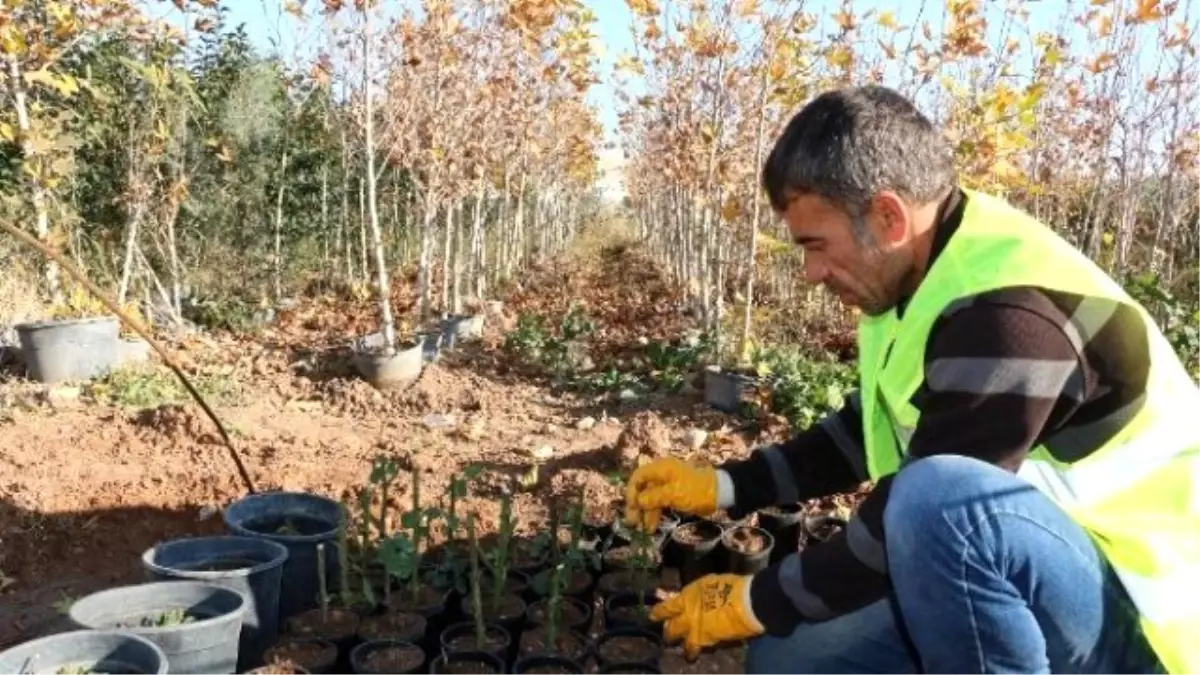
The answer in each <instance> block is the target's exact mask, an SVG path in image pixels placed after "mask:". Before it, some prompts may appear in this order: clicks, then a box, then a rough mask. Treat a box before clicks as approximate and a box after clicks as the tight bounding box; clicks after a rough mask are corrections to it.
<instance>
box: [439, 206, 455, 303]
mask: <svg viewBox="0 0 1200 675" xmlns="http://www.w3.org/2000/svg"><path fill="white" fill-rule="evenodd" d="M453 241H454V203H453V201H451V203H450V204H448V205H447V206H446V218H445V223H444V224H443V225H442V314H443V315H446V314H448V313H449V312H450V275H451V272H450V255H451V254H452V253H453V251H452V250H451V248H450V244H451V243H452V242H453Z"/></svg>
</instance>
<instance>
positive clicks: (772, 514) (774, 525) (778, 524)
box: [758, 504, 804, 564]
mask: <svg viewBox="0 0 1200 675" xmlns="http://www.w3.org/2000/svg"><path fill="white" fill-rule="evenodd" d="M802 520H804V507H803V506H801V505H799V504H785V505H783V506H772V507H770V508H767V509H763V510H761V511H759V512H758V526H759V527H761V528H762V529H764V530H766V531H767V532H768V533H770V535H771V536H772V537H773V538H774V539H775V548H773V549H772V550H771V564H775V563H778V562H780V561H781V560H783V559H784V558H786V557H787V556H788V555H789V554H791V553H795V552H796V551H799V550H800V523H801V521H802Z"/></svg>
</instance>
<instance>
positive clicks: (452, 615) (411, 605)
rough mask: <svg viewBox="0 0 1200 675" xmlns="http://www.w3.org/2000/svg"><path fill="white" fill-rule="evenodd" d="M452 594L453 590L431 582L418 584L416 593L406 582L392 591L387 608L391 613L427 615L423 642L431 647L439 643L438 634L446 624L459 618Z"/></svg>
mask: <svg viewBox="0 0 1200 675" xmlns="http://www.w3.org/2000/svg"><path fill="white" fill-rule="evenodd" d="M452 595H453V593H452V591H448V590H441V589H439V588H436V587H435V586H434V585H433V584H431V583H429V582H426V583H422V584H420V585H419V586H417V591H416V593H415V594H414V593H413V591H412V587H411V586H409V585H407V584H406V585H404V586H402V587H400V588H397V589H394V590H393V591H392V595H391V598H389V599H388V603H387V607H386V609H387V611H388V612H390V613H397V614H418V615H420V616H423V617H425V639H424V641H423V642H422V643H421V644H423V645H425V646H426V647H427V648H429V647H432V646H434V645H437V644H438V636H439V635H441V634H442V630H443V629H445V628H446V626H449V625H450V624H452V623H454V622H455V621H456V620H458V619H459V617H458V616H457V611H458V608H457V606H455V605H450V604H449V602H450V599H451V597H452Z"/></svg>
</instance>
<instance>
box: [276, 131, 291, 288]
mask: <svg viewBox="0 0 1200 675" xmlns="http://www.w3.org/2000/svg"><path fill="white" fill-rule="evenodd" d="M287 163H288V151H287V150H286V149H285V150H284V151H283V154H282V155H281V156H280V157H279V191H278V192H276V194H275V255H274V257H273V258H272V266H273V267H274V276H275V299H276V300H279V299H280V298H282V297H283V192H284V190H286V189H287Z"/></svg>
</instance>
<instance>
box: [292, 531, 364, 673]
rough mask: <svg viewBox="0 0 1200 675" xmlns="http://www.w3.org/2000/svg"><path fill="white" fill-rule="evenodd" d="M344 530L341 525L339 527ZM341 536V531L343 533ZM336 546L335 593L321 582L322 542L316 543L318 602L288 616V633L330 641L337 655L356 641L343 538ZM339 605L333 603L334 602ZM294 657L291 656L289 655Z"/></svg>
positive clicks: (346, 651)
mask: <svg viewBox="0 0 1200 675" xmlns="http://www.w3.org/2000/svg"><path fill="white" fill-rule="evenodd" d="M342 531H343V532H344V531H345V528H343V530H342ZM343 536H344V535H343ZM341 544H342V545H341V546H340V547H339V548H338V552H339V555H340V556H342V561H341V573H340V575H339V593H338V594H337V595H331V594H330V593H329V589H328V588H326V584H325V566H326V563H325V545H324V544H318V545H317V576H318V593H319V596H320V598H319V601H320V605H319V606H318V607H317V608H316V609H311V610H308V611H306V612H302V613H300V614H297V615H295V616H293V617H290V618H288V620H287V627H288V636H289V637H298V638H308V639H313V640H318V641H321V642H325V643H329V644H333V645H334V646H335V647H336V648H337V657H338V658H341V657H344V656H348V655H349V652H350V649H351V648H353V647H354V645H355V644H357V642H358V625H359V621H360V620H361V619H360V615H359V613H358V612H357V611H356V610H355V609H354V605H355V604H356V603H357V598H358V596H357V595H356V594H355V593H354V591H352V590H351V586H350V570H349V568H350V565H349V562H348V560H347V559H346V558H347V554H346V542H345V541H343V542H341ZM335 603H336V604H337V605H339V606H334V604H335ZM293 660H295V659H293Z"/></svg>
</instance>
